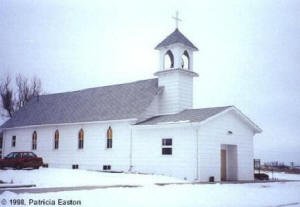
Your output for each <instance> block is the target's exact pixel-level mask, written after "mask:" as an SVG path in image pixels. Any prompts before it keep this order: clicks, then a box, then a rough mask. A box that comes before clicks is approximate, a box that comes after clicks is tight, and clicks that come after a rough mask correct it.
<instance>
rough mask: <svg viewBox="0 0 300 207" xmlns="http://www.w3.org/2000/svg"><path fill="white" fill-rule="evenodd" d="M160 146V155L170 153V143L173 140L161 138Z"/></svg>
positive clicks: (171, 143) (171, 151)
mask: <svg viewBox="0 0 300 207" xmlns="http://www.w3.org/2000/svg"><path fill="white" fill-rule="evenodd" d="M161 144H162V148H161V154H162V155H172V153H173V150H172V145H173V141H172V139H171V138H168V139H162V140H161Z"/></svg>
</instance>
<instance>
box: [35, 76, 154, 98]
mask: <svg viewBox="0 0 300 207" xmlns="http://www.w3.org/2000/svg"><path fill="white" fill-rule="evenodd" d="M155 79H158V78H149V79H144V80H138V81H132V82H126V83H118V84H110V85H105V86H96V87H90V88H83V89H79V90H74V91H65V92H57V93H48V94H41V95H39V96H40V97H41V96H50V95H61V94H68V93H77V92H83V91H88V90H92V89H99V88H106V87H114V86H122V85H129V84H136V83H138V82H144V81H151V80H155Z"/></svg>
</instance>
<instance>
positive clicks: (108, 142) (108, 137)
mask: <svg viewBox="0 0 300 207" xmlns="http://www.w3.org/2000/svg"><path fill="white" fill-rule="evenodd" d="M112 137H113V132H112V129H111V127H108V129H107V132H106V148H112Z"/></svg>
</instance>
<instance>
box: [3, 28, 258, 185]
mask: <svg viewBox="0 0 300 207" xmlns="http://www.w3.org/2000/svg"><path fill="white" fill-rule="evenodd" d="M155 49H157V50H158V51H159V53H160V56H159V57H160V60H159V61H160V69H159V70H158V71H157V72H155V71H154V72H155V73H154V75H155V76H156V77H155V78H153V79H147V80H140V81H136V82H132V83H125V84H118V85H110V86H104V87H97V88H89V89H83V90H79V91H73V92H65V93H57V94H47V95H40V96H39V97H34V98H32V99H31V100H30V101H29V102H28V103H27V104H26V105H25V106H24V107H22V108H21V109H20V110H19V111H17V112H16V113H15V114H14V116H13V117H12V118H11V119H9V120H8V121H7V122H5V123H4V124H3V125H2V126H1V130H2V132H3V149H2V156H4V155H6V154H8V153H10V152H12V151H33V152H34V153H36V154H37V155H38V156H41V157H42V158H43V159H44V163H46V164H47V165H48V166H49V167H53V168H80V169H91V170H104V171H125V172H140V173H151V174H152V173H153V174H161V175H168V176H174V177H178V178H182V179H187V180H190V181H194V180H196V181H203V182H205V181H209V179H210V178H211V177H214V180H215V181H225V180H253V177H254V176H253V172H254V170H253V138H254V135H255V134H256V133H260V132H261V129H260V128H259V127H258V126H257V125H256V124H255V123H253V122H252V121H251V120H250V119H249V118H248V117H246V116H245V115H244V114H243V113H242V112H241V111H240V110H238V109H237V108H236V107H234V106H224V107H213V108H199V109H194V108H193V81H194V78H196V77H198V74H197V73H196V72H195V71H194V69H193V52H196V51H198V49H197V47H196V46H195V45H194V44H193V43H192V42H190V41H189V40H188V39H187V38H186V37H185V36H184V35H183V34H182V33H181V32H180V31H179V30H178V29H177V28H176V30H175V31H174V32H172V33H171V34H170V35H169V36H167V37H166V38H165V39H164V40H163V41H162V42H160V43H159V44H158V45H157V46H156V48H155ZM1 130H0V131H1Z"/></svg>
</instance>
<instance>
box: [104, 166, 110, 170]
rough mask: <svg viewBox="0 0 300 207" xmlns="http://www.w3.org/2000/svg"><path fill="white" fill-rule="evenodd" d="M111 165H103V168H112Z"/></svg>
mask: <svg viewBox="0 0 300 207" xmlns="http://www.w3.org/2000/svg"><path fill="white" fill-rule="evenodd" d="M110 169H111V166H110V165H103V170H110Z"/></svg>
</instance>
